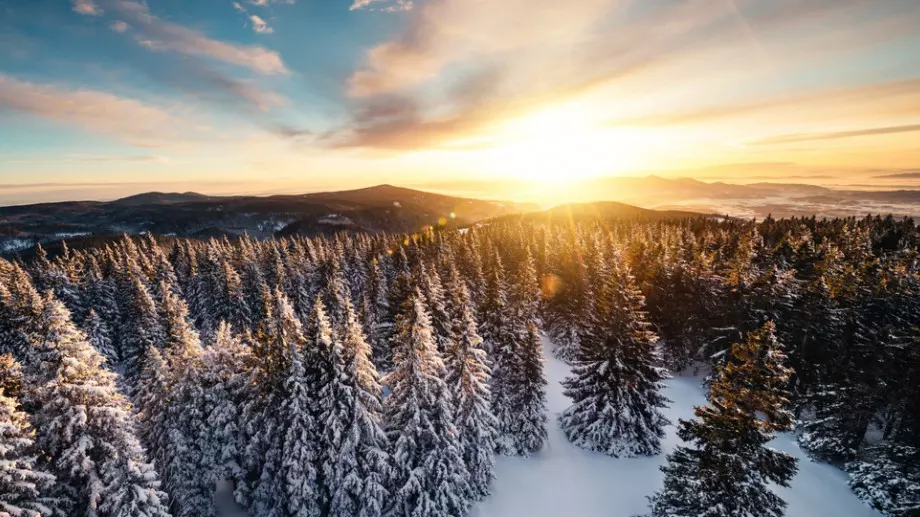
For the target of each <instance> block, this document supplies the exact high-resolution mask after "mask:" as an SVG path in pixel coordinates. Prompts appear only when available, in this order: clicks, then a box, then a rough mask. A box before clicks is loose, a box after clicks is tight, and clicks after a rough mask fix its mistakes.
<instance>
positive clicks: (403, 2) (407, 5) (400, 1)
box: [348, 0, 415, 13]
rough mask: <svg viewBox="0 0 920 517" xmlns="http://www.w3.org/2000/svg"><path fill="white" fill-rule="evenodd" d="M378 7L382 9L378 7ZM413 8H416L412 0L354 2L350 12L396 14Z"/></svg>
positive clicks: (365, 0)
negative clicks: (362, 11) (372, 11)
mask: <svg viewBox="0 0 920 517" xmlns="http://www.w3.org/2000/svg"><path fill="white" fill-rule="evenodd" d="M378 5H380V7H377V6H378ZM413 7H415V3H414V2H413V1H412V0H354V3H352V4H351V7H349V8H348V10H350V11H356V10H358V9H369V10H379V11H384V12H389V13H395V12H400V11H409V10H411V9H412V8H413Z"/></svg>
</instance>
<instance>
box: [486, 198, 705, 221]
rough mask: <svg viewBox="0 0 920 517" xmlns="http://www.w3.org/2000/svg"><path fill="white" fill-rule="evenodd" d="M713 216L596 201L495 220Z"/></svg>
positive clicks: (635, 218)
mask: <svg viewBox="0 0 920 517" xmlns="http://www.w3.org/2000/svg"><path fill="white" fill-rule="evenodd" d="M712 215H713V214H706V213H699V212H689V211H679V210H649V209H647V208H640V207H637V206H633V205H627V204H626V203H617V202H615V201H598V202H594V203H570V204H565V205H560V206H557V207H553V208H550V209H548V210H543V211H537V212H527V213H521V214H512V215H506V216H502V217H499V218H497V219H496V220H500V221H507V220H509V219H522V220H528V221H540V222H547V223H560V222H562V223H564V222H569V221H583V220H586V219H628V220H637V221H662V220H666V219H688V218H697V217H708V216H712Z"/></svg>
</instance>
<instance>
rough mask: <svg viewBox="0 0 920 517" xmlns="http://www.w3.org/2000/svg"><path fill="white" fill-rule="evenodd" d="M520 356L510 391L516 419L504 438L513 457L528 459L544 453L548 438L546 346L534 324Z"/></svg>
mask: <svg viewBox="0 0 920 517" xmlns="http://www.w3.org/2000/svg"><path fill="white" fill-rule="evenodd" d="M517 355H518V359H517V361H515V363H514V364H515V368H514V370H513V374H512V376H511V377H512V379H513V380H512V383H511V389H510V390H509V391H510V398H511V402H512V403H511V408H512V410H511V414H512V415H513V419H512V420H511V424H510V425H507V423H506V424H505V428H504V429H505V432H504V436H503V438H504V439H505V440H506V443H508V444H509V445H508V448H509V450H510V451H511V453H512V454H517V455H521V456H527V455H530V454H533V453H536V452H538V451H539V450H540V449H542V448H543V444H544V443H546V438H547V432H546V377H545V376H544V374H543V345H542V342H541V339H540V331H539V330H538V329H537V325H536V324H535V323H531V324H530V325H528V327H527V334H526V337H525V339H524V341H523V342H521V344H520V345H519V346H518V348H517ZM508 430H510V431H511V434H510V435H509V433H508ZM509 438H510V440H509Z"/></svg>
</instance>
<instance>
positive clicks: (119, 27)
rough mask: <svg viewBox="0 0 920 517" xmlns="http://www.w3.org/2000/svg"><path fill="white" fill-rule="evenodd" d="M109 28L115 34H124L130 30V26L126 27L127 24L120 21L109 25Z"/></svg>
mask: <svg viewBox="0 0 920 517" xmlns="http://www.w3.org/2000/svg"><path fill="white" fill-rule="evenodd" d="M109 28H110V29H112V30H113V31H115V32H119V33H124V32H127V31H128V29H129V28H130V25H128V24H127V23H125V22H123V21H121V20H115V21H113V22H112V23H111V24H109Z"/></svg>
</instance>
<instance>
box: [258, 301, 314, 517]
mask: <svg viewBox="0 0 920 517" xmlns="http://www.w3.org/2000/svg"><path fill="white" fill-rule="evenodd" d="M274 299H275V307H274V323H273V326H272V328H271V329H270V335H269V337H270V339H271V345H270V346H272V347H275V348H277V349H278V350H279V351H280V353H281V356H280V358H279V359H280V360H281V364H280V365H278V366H280V367H281V370H280V372H281V375H283V376H284V377H283V385H282V386H281V391H280V393H278V394H277V396H276V398H275V399H274V400H277V404H278V405H277V406H276V407H267V408H265V410H266V411H271V412H273V414H270V415H267V417H263V419H262V425H263V427H262V429H260V432H261V436H260V438H261V441H262V442H263V443H264V444H265V445H264V450H265V452H264V455H263V456H262V458H261V460H262V462H263V463H262V469H261V475H260V478H259V481H258V486H257V487H256V490H255V493H254V495H253V499H254V500H253V504H252V507H251V512H252V513H253V514H254V515H266V516H270V517H310V516H318V515H321V508H320V499H319V497H320V490H319V487H318V486H317V471H316V460H317V450H316V445H317V442H318V439H317V436H318V434H319V428H318V427H317V424H316V422H315V419H314V415H313V412H312V410H311V408H312V406H313V404H314V403H315V400H314V396H315V393H310V392H309V391H308V378H307V369H306V365H305V364H304V349H305V348H306V347H307V346H316V344H317V342H323V343H329V344H330V345H331V342H332V331H331V328H330V327H329V323H328V321H327V320H326V319H325V315H324V314H313V315H312V316H311V319H310V322H309V324H308V334H309V336H310V338H309V341H308V338H307V337H305V336H304V333H303V329H302V328H301V325H300V322H299V320H298V319H297V317H296V315H295V314H294V309H293V308H292V307H291V304H290V302H289V301H288V298H287V296H285V295H284V293H282V292H281V291H280V290H278V289H276V290H275V295H274Z"/></svg>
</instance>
